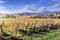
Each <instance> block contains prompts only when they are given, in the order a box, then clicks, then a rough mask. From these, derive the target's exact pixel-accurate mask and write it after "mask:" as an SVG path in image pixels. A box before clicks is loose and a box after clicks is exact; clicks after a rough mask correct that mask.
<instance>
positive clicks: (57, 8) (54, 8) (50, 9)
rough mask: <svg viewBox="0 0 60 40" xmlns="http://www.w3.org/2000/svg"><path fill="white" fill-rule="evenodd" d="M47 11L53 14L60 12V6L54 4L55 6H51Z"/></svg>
mask: <svg viewBox="0 0 60 40" xmlns="http://www.w3.org/2000/svg"><path fill="white" fill-rule="evenodd" d="M47 10H48V11H52V12H54V11H60V4H54V5H52V6H50V7H48V8H47Z"/></svg>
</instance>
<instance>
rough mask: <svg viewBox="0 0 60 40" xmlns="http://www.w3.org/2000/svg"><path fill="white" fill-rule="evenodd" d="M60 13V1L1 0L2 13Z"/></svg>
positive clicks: (0, 9)
mask: <svg viewBox="0 0 60 40" xmlns="http://www.w3.org/2000/svg"><path fill="white" fill-rule="evenodd" d="M45 11H49V12H54V11H60V0H0V13H5V14H6V13H8V14H9V13H23V12H32V13H40V12H45Z"/></svg>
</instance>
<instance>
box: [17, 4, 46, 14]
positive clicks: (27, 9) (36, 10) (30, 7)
mask: <svg viewBox="0 0 60 40" xmlns="http://www.w3.org/2000/svg"><path fill="white" fill-rule="evenodd" d="M36 6H37V5H35V4H32V5H25V6H24V7H22V8H21V9H19V10H17V11H19V12H20V13H22V12H31V13H39V12H43V11H44V10H45V7H36Z"/></svg>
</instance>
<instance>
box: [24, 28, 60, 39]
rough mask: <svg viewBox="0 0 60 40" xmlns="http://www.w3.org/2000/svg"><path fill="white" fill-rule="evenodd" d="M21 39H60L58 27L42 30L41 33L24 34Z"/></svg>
mask: <svg viewBox="0 0 60 40" xmlns="http://www.w3.org/2000/svg"><path fill="white" fill-rule="evenodd" d="M23 40H60V29H57V30H51V31H50V32H43V33H42V34H33V35H31V36H24V37H23Z"/></svg>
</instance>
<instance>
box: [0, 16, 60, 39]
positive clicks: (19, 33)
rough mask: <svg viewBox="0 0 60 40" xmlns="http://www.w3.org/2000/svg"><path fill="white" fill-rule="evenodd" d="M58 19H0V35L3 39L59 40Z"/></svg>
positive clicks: (59, 24)
mask: <svg viewBox="0 0 60 40" xmlns="http://www.w3.org/2000/svg"><path fill="white" fill-rule="evenodd" d="M59 28H60V19H57V18H56V19H51V18H48V19H46V18H41V19H40V18H29V17H26V16H22V17H17V18H0V31H1V32H0V35H1V37H3V38H4V39H11V40H12V38H16V39H19V40H59V39H60V29H59Z"/></svg>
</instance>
